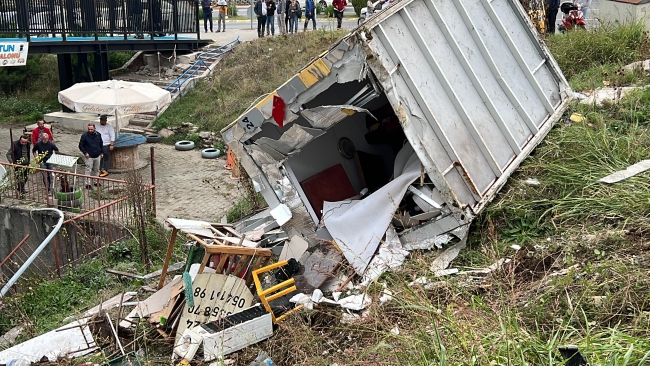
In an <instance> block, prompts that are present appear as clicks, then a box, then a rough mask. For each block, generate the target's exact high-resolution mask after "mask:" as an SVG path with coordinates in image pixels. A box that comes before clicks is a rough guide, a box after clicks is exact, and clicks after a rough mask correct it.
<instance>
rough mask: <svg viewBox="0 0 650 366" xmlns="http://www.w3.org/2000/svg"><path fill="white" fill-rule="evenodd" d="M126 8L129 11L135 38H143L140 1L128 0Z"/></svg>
mask: <svg viewBox="0 0 650 366" xmlns="http://www.w3.org/2000/svg"><path fill="white" fill-rule="evenodd" d="M126 10H127V11H128V12H129V20H130V21H131V29H132V30H133V31H134V32H135V38H136V39H144V35H143V34H142V1H141V0H128V1H127V3H126Z"/></svg>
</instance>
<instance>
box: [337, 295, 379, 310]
mask: <svg viewBox="0 0 650 366" xmlns="http://www.w3.org/2000/svg"><path fill="white" fill-rule="evenodd" d="M338 304H339V305H341V307H342V308H344V309H350V310H363V309H365V308H367V307H368V306H370V304H372V299H371V298H370V296H368V295H366V294H361V295H352V296H348V297H346V298H343V299H341V300H339V301H338Z"/></svg>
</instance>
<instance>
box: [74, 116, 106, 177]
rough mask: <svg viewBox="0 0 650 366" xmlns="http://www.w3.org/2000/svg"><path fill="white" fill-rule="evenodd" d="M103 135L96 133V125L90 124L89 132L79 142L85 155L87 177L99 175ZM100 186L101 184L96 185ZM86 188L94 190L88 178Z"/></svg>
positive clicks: (80, 148)
mask: <svg viewBox="0 0 650 366" xmlns="http://www.w3.org/2000/svg"><path fill="white" fill-rule="evenodd" d="M103 145H104V142H103V141H102V135H100V134H99V133H97V131H95V124H94V123H89V124H88V132H84V133H83V135H81V139H80V140H79V150H80V151H81V153H82V154H84V162H85V163H86V175H89V176H93V177H96V176H98V175H99V164H100V163H101V160H102V157H103V156H104V155H103V154H102V146H103ZM95 185H96V186H99V182H97V183H95ZM86 188H87V189H92V188H93V186H92V185H90V178H86Z"/></svg>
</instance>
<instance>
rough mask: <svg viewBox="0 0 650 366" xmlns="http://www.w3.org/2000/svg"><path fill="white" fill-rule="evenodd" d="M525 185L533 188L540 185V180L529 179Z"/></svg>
mask: <svg viewBox="0 0 650 366" xmlns="http://www.w3.org/2000/svg"><path fill="white" fill-rule="evenodd" d="M524 183H526V184H529V185H531V186H538V185H540V183H539V179H537V178H528V179H526V180H525V181H524Z"/></svg>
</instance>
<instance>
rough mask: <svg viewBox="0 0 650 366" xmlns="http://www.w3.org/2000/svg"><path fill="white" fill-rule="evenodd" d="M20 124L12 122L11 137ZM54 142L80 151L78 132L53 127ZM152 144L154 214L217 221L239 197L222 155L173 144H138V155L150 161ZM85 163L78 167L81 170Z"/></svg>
mask: <svg viewBox="0 0 650 366" xmlns="http://www.w3.org/2000/svg"><path fill="white" fill-rule="evenodd" d="M21 131H22V128H21V127H16V126H14V130H13V133H14V139H16V138H17V136H19V135H20V132H21ZM53 133H54V142H55V143H56V144H57V146H58V147H59V149H60V151H61V153H62V154H67V155H81V153H80V152H79V150H78V147H77V146H78V144H79V137H80V136H81V134H80V133H71V132H66V131H61V130H60V129H57V128H56V127H55V128H54V132H53ZM9 141H10V140H9V128H8V127H6V126H3V127H1V128H0V152H1V153H2V154H1V155H2V156H1V157H0V160H2V161H6V160H5V159H6V158H5V154H6V152H7V150H8V148H9ZM151 146H153V147H154V156H155V159H154V167H155V171H156V204H157V212H156V216H157V218H158V219H159V220H160V221H162V220H164V219H165V218H167V217H178V218H186V219H196V220H205V221H209V222H218V221H220V220H221V218H222V217H223V216H224V215H225V214H226V212H227V211H228V209H229V208H230V207H231V206H232V205H233V204H234V203H235V202H237V200H239V198H240V197H241V193H240V189H239V185H238V183H237V181H234V180H231V179H230V171H228V170H226V169H224V168H223V166H224V165H225V164H226V160H225V156H221V157H219V158H217V159H203V158H202V157H201V151H200V150H199V149H195V150H192V151H177V150H175V149H174V147H173V146H170V145H163V144H144V145H141V146H140V148H139V154H140V159H141V160H143V161H150V158H149V157H150V149H149V148H150V147H151ZM83 170H84V165H83V164H81V165H79V166H78V167H77V171H78V172H79V173H83ZM140 172H141V173H142V176H143V180H144V181H145V182H151V165H148V166H147V167H145V168H143V169H142V170H140ZM109 178H114V179H124V175H121V174H111V175H109Z"/></svg>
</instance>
